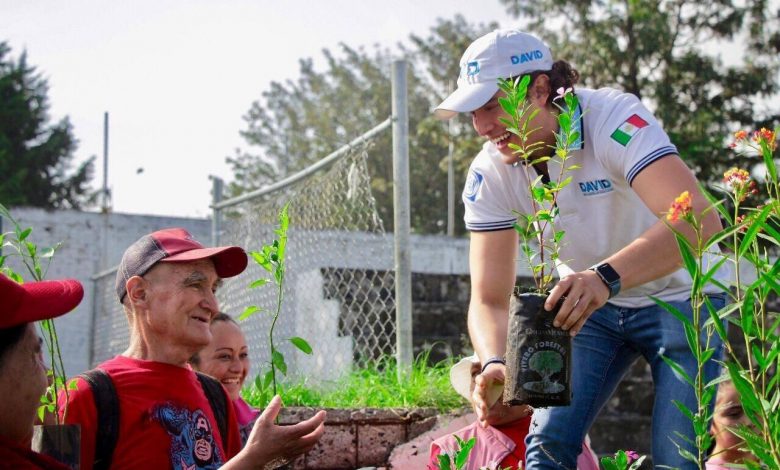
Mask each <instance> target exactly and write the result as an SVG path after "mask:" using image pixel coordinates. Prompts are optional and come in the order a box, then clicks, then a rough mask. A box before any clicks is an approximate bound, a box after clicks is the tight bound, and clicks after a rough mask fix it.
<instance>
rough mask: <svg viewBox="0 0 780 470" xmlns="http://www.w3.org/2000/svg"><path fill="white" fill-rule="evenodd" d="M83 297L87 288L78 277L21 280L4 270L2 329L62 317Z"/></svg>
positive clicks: (1, 279)
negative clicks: (36, 280)
mask: <svg viewBox="0 0 780 470" xmlns="http://www.w3.org/2000/svg"><path fill="white" fill-rule="evenodd" d="M83 297H84V288H83V287H81V283H80V282H79V281H77V280H75V279H63V280H58V281H40V282H26V283H24V284H19V283H18V282H16V281H14V280H13V279H11V278H9V277H8V276H6V275H4V274H0V299H2V304H1V306H0V329H5V328H11V327H14V326H18V325H23V324H25V323H31V322H34V321H38V320H47V319H50V318H55V317H59V316H60V315H63V314H66V313H68V312H70V311H71V310H73V309H74V308H76V306H77V305H78V304H79V302H81V299H82V298H83Z"/></svg>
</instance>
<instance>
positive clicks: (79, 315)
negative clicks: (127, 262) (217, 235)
mask: <svg viewBox="0 0 780 470" xmlns="http://www.w3.org/2000/svg"><path fill="white" fill-rule="evenodd" d="M10 211H11V215H12V216H13V217H14V218H15V219H16V220H17V221H18V222H19V224H20V225H21V226H23V227H33V231H32V234H31V235H30V238H29V240H30V241H32V242H33V243H35V244H36V245H38V246H43V247H49V246H53V245H55V244H57V243H60V242H61V243H62V248H60V250H59V251H58V252H57V254H56V255H55V257H54V259H53V261H52V263H51V268H50V269H49V272H48V274H47V278H48V279H57V278H66V277H70V278H75V279H78V280H79V281H81V283H82V284H83V285H84V300H82V302H81V305H79V306H78V307H77V308H76V310H74V311H73V312H71V313H69V314H67V315H65V316H64V317H61V318H59V319H57V320H56V322H55V326H56V327H57V333H58V335H59V338H60V343H61V344H60V345H61V348H62V353H63V361H64V363H65V370H66V373H67V375H69V376H72V375H74V374H78V373H80V372H82V371H84V370H87V369H88V368H89V364H88V361H89V344H90V342H89V337H88V336H89V331H90V320H91V315H92V301H93V298H92V293H93V292H92V291H93V286H92V282H91V281H90V277H91V276H92V275H93V274H95V273H96V272H98V271H99V270H101V269H105V268H106V267H112V266H115V265H117V264H119V261H120V260H121V258H122V253H124V251H125V249H126V248H127V247H128V246H130V244H132V243H133V242H134V241H136V240H137V239H138V238H140V237H141V236H143V235H145V234H147V233H150V232H153V231H155V230H159V229H162V228H169V227H182V228H185V229H187V230H188V231H189V232H190V233H192V235H193V236H195V238H197V239H198V240H200V241H201V242H202V243H203V244H206V245H208V244H210V240H211V238H210V237H211V222H210V221H209V220H208V219H193V218H180V217H158V216H148V215H136V214H108V215H107V216H106V215H103V214H99V213H95V212H80V211H46V210H43V209H36V208H20V207H16V208H12V209H10ZM10 229H11V226H10V222H8V221H7V220H4V219H3V220H2V231H3V232H7V231H9V230H10ZM104 250H105V253H106V256H105V257H104V259H105V260H104V261H103V260H101V258H103V257H102V256H101V255H102V253H103V252H104ZM3 254H5V255H7V254H9V251H8V249H6V250H5V251H4V252H3ZM8 264H9V265H11V266H13V267H14V269H16V270H18V271H19V272H20V273H23V276H24V277H25V278H26V279H27V278H28V277H27V274H26V272H24V271H22V270H21V269H20V266H19V264H18V262H16V261H15V260H14V259H9V260H8Z"/></svg>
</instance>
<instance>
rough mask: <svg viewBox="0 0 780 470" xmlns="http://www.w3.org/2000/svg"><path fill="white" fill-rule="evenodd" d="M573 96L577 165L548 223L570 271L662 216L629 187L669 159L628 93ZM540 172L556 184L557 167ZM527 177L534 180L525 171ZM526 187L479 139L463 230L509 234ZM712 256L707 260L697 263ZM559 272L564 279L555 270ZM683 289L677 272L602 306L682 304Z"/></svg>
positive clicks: (527, 207) (525, 201)
mask: <svg viewBox="0 0 780 470" xmlns="http://www.w3.org/2000/svg"><path fill="white" fill-rule="evenodd" d="M577 97H578V98H579V102H580V109H579V110H578V114H579V119H577V122H578V125H579V130H580V136H581V138H580V141H579V142H577V143H576V145H575V146H574V147H575V148H577V149H578V150H574V151H573V152H572V153H571V157H570V159H569V160H568V163H567V167H568V166H571V165H579V166H580V167H581V168H578V169H575V170H571V171H568V172H567V175H568V176H571V177H572V182H571V183H570V184H569V185H568V186H567V187H566V188H564V189H563V190H562V191H561V192H560V193H559V195H558V209H559V213H558V216H557V217H556V219H555V222H554V223H555V227H556V230H559V231H560V230H564V231H565V232H566V234H565V236H564V238H563V242H562V247H561V249H560V258H561V260H563V261H564V263H566V264H567V265H568V268H571V269H572V270H574V271H575V272H578V271H583V270H586V269H588V268H590V267H591V266H593V265H595V264H597V263H600V262H602V261H603V260H604V259H606V258H608V257H609V256H611V255H613V254H615V253H616V252H617V251H619V250H620V249H622V248H623V247H625V246H626V245H628V244H630V243H631V242H633V241H634V240H636V239H637V238H638V237H639V236H640V235H641V234H642V233H644V232H645V231H646V230H647V229H648V228H650V226H652V225H653V224H655V223H656V222H657V221H658V219H659V217H662V216H663V215H662V214H653V213H652V212H651V211H650V209H649V208H648V207H647V206H646V205H645V204H644V203H643V202H642V200H641V199H640V198H639V196H637V194H636V193H635V192H634V191H633V190H632V189H631V182H632V181H633V180H634V178H635V177H636V176H637V175H638V174H639V172H641V171H642V170H643V169H644V168H646V167H647V166H648V165H650V164H651V163H653V162H654V161H656V160H658V159H660V158H663V157H665V156H667V155H673V154H677V148H676V147H675V146H674V145H673V144H672V143H671V142H670V141H669V137H668V136H667V135H666V132H664V130H663V129H662V128H661V126H660V125H659V123H658V122H657V121H656V119H655V118H654V117H653V115H652V114H651V113H650V111H648V110H647V109H646V108H645V107H644V106H643V105H642V103H641V102H640V101H639V99H638V98H637V97H636V96H634V95H631V94H628V93H622V92H619V91H617V90H614V89H610V88H602V89H599V90H589V89H577ZM548 171H549V174H550V177H551V178H552V179H556V178H557V177H558V175H559V172H560V165H558V164H557V163H555V162H553V161H549V162H548ZM531 174H532V176H534V175H535V173H534V172H533V171H531ZM564 177H566V175H565V176H564ZM527 187H528V184H527V182H526V177H525V174H524V169H523V168H522V167H521V166H512V165H507V164H506V163H504V162H503V161H502V158H501V154H500V153H499V151H498V149H497V148H496V146H495V145H494V144H493V143H491V142H486V143H485V145H484V146H483V147H482V150H481V151H480V152H479V154H477V157H476V158H475V159H474V161H473V162H472V163H471V167H470V168H469V174H468V178H467V180H466V185H465V188H464V190H463V203H464V205H465V206H466V214H465V217H464V218H465V221H466V228H468V229H469V230H471V231H491V230H504V229H511V228H512V225H513V223H514V222H515V219H516V215H515V212H519V213H530V212H531V210H532V209H531V208H532V206H531V201H530V199H529V196H528V188H527ZM669 202H670V204H671V202H672V201H669ZM716 257H717V255H714V256H711V257H710V259H708V260H707V261H706V262H705V266H707V265H710V263H712V262H714V261H716V259H715V258H716ZM523 259H524V258H523V257H520V260H521V261H522V260H523ZM725 265H726V264H724V266H725ZM559 273H560V274H562V275H563V274H565V272H564V271H563V269H559ZM727 277H728V269H727V268H726V269H721V270H720V272H719V274H718V276H717V278H718V279H720V280H721V281H724V280H725V279H726V278H727ZM690 288H691V278H690V275H689V274H688V273H687V271H685V270H684V269H680V270H678V271H676V272H675V273H673V274H670V275H668V276H664V277H662V278H660V279H657V280H655V281H652V282H648V283H646V284H643V285H641V286H639V287H635V288H632V289H626V290H623V291H621V292H620V293H619V294H618V295H617V296H615V297H614V298H612V299H610V303H613V304H615V305H619V306H624V307H640V306H646V305H652V304H653V303H654V302H653V301H652V300H650V299H649V298H648V296H649V295H653V296H656V297H659V298H661V299H663V300H667V301H675V300H685V299H688V298H689V297H690ZM716 291H717V289H713V290H712V292H716Z"/></svg>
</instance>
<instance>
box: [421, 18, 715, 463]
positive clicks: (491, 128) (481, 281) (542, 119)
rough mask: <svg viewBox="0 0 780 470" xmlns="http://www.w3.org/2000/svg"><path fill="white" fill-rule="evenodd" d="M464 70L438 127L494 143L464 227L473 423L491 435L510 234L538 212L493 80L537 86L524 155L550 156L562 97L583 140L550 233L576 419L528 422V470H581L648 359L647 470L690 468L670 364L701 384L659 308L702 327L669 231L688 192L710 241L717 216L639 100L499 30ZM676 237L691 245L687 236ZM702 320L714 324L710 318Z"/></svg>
mask: <svg viewBox="0 0 780 470" xmlns="http://www.w3.org/2000/svg"><path fill="white" fill-rule="evenodd" d="M460 66H461V74H460V77H459V78H458V88H457V89H456V90H455V91H454V92H453V93H452V94H451V95H450V96H448V97H447V98H446V99H445V100H444V101H443V102H442V103H441V104H440V105H439V106H438V107H437V109H436V110H435V114H436V115H437V116H438V117H440V118H444V119H449V118H451V117H453V116H454V115H455V114H457V113H470V114H471V118H472V123H473V126H474V130H475V131H476V132H477V134H479V135H480V136H481V137H483V138H484V139H485V141H486V142H485V144H484V146H483V147H482V150H481V151H480V152H479V153H478V154H477V156H476V157H475V158H474V160H473V161H472V163H471V166H470V168H469V175H468V179H467V182H466V186H465V189H464V191H463V203H464V206H465V217H464V219H465V222H466V228H467V229H468V230H469V231H470V232H471V238H470V245H469V269H470V275H471V300H470V304H469V312H468V325H469V333H470V335H471V341H472V343H473V345H474V350H475V352H476V353H477V354H478V355H479V357H481V358H485V360H484V362H483V364H484V366H483V367H482V370H481V371H480V373H479V374H478V375H477V376H476V377H475V384H476V387H475V392H474V394H473V399H474V402H475V404H476V410H477V416H478V417H479V418H480V421H481V422H482V423H483V424H487V419H486V418H487V416H488V415H489V413H488V411H489V408H488V406H487V402H486V391H487V390H488V389H489V386H491V385H492V384H494V383H503V381H504V373H505V365H504V358H503V357H504V353H505V349H506V339H507V322H508V316H509V315H508V312H509V299H510V296H511V294H512V290H513V287H514V284H515V273H516V260H517V259H518V256H519V250H518V244H519V239H518V235H517V232H516V231H515V230H514V228H513V225H514V223H515V222H516V220H517V217H518V213H519V214H521V215H520V217H521V218H522V217H523V216H524V215H527V214H534V213H535V211H536V209H535V208H534V207H533V204H532V202H531V200H530V198H529V196H528V183H527V181H526V180H525V172H524V171H523V168H524V167H523V165H524V164H525V163H524V162H521V161H520V157H519V156H518V155H517V153H516V152H515V151H514V149H513V147H514V148H517V146H519V145H521V144H523V143H524V142H522V141H520V140H519V137H518V136H517V135H515V134H512V133H509V132H508V131H507V126H506V124H505V121H506V118H507V117H508V116H507V114H506V113H505V112H504V110H503V108H502V107H501V105H500V104H499V101H498V98H500V97H501V96H502V94H503V92H501V91H499V86H498V80H499V79H509V78H519V77H521V76H529V78H530V81H529V85H528V94H527V96H526V103H527V104H528V105H529V106H530V110H531V113H530V114H529V116H532V117H529V121H528V122H527V123H525V124H527V126H528V129H533V132H532V133H531V135H530V136H529V138H528V141H527V142H525V145H534V146H536V150H535V154H534V156H535V157H546V156H552V155H554V153H553V152H554V146H555V142H556V133H557V132H558V130H559V129H558V119H557V118H558V114H559V112H560V109H561V108H559V106H563V105H565V103H564V102H562V101H561V99H560V98H558V97H557V96H558V95H560V94H562V92H563V91H564V90H567V89H570V90H573V93H574V94H576V96H577V97H578V100H579V105H578V109H576V110H571V111H572V112H573V113H574V119H573V122H572V128H573V129H575V130H576V132H577V134H578V135H577V138H576V139H574V141H573V142H570V143H569V145H570V150H571V156H570V158H571V160H570V161H569V164H570V165H571V166H569V168H572V167H573V166H574V165H576V167H577V169H576V171H573V172H571V174H566V175H563V177H564V178H568V177H570V178H571V180H572V184H569V185H568V186H565V187H563V188H562V189H561V190H560V192H559V194H558V197H557V209H556V215H555V216H554V218H553V220H552V223H553V225H554V226H555V229H556V231H557V232H558V233H565V234H566V236H565V238H564V239H563V242H562V243H561V249H560V260H565V263H560V265H559V266H558V269H559V274H560V276H561V278H560V281H559V282H558V283H557V284H556V285H555V287H554V288H553V289H552V291H551V292H550V294H549V296H548V297H547V300H546V303H545V308H546V310H548V311H549V310H553V307H554V306H555V305H556V304H557V303H558V300H559V299H560V300H562V303H561V307H560V309H559V311H558V313H557V314H556V315H555V317H554V318H553V320H554V324H555V326H559V327H560V328H562V329H564V330H567V331H568V332H569V334H570V335H571V336H573V339H572V344H573V354H572V380H571V383H572V392H573V398H572V404H571V406H567V407H548V408H544V409H540V410H537V411H536V412H534V415H533V416H534V417H533V424H532V425H531V433H530V434H529V437H528V439H527V440H526V444H527V451H526V467H525V468H527V469H529V470H538V469H557V468H561V467H564V468H573V467H574V466H575V465H576V461H577V455H578V453H579V452H580V451H581V443H582V441H583V438H584V436H585V433H586V432H587V431H588V428H589V427H590V425H591V424H592V423H593V421H594V420H595V418H596V416H597V415H598V413H599V411H600V409H601V408H602V407H603V406H604V404H605V403H607V401H608V400H609V398H610V396H611V394H612V392H613V391H614V390H615V388H616V387H617V385H618V383H619V382H620V380H621V379H622V377H623V376H624V375H625V373H626V372H627V371H628V370H629V368H630V367H631V366H632V364H633V363H634V361H635V360H637V359H638V358H639V357H640V356H642V357H644V358H645V359H646V360H647V362H648V363H649V364H650V367H651V370H652V376H653V382H654V387H655V388H654V390H655V402H654V406H653V442H652V446H653V463H654V464H655V465H660V466H669V467H676V468H684V469H690V468H695V465H693V464H692V463H691V462H688V461H686V460H685V459H683V458H682V457H681V456H680V453H679V452H678V449H677V444H679V445H680V446H681V448H683V449H686V450H687V451H692V450H693V449H692V448H691V447H690V446H689V445H688V444H687V442H692V440H693V439H694V437H695V435H694V432H693V426H692V425H691V422H690V421H689V420H688V419H687V418H686V416H685V415H684V414H683V413H681V412H680V410H678V409H677V406H675V403H674V402H673V400H675V401H677V402H679V403H682V404H684V405H685V406H687V407H688V408H689V409H695V408H696V397H695V395H694V393H693V389H692V388H691V387H689V386H687V385H686V384H685V382H684V381H682V379H680V378H679V376H678V375H677V374H676V373H675V371H674V370H672V368H671V367H669V366H668V365H667V364H666V363H665V362H664V358H666V359H671V360H673V361H674V362H676V363H677V364H679V365H680V367H682V368H683V370H685V371H686V372H687V373H688V374H689V375H693V374H695V373H696V370H697V362H696V360H695V358H694V357H693V355H692V354H691V352H690V350H689V348H688V343H687V340H686V337H685V334H684V331H683V328H682V326H681V324H680V322H679V321H678V320H677V319H676V318H674V317H673V316H672V315H671V314H669V313H667V312H666V311H664V310H663V309H662V308H661V307H659V306H658V305H656V303H655V302H654V301H653V300H652V299H651V298H650V296H654V297H656V298H659V299H661V300H663V301H665V302H667V303H669V304H671V305H673V306H674V307H675V308H676V309H677V310H678V311H679V312H680V314H681V315H685V316H686V317H687V318H688V319H689V320H691V321H692V318H693V311H692V308H691V303H690V292H691V283H692V281H691V277H690V275H689V274H688V273H687V272H686V271H685V270H684V269H680V268H681V265H682V260H681V258H680V253H679V249H678V247H677V242H676V240H675V238H674V234H673V232H672V231H671V230H669V228H668V227H667V226H666V223H665V221H664V220H661V219H662V217H663V215H664V214H665V213H666V211H667V210H668V209H669V206H670V205H671V204H672V202H673V201H675V198H677V197H678V196H679V195H680V194H681V193H683V192H684V191H687V192H688V194H689V196H690V200H691V204H692V210H693V211H694V214H695V215H696V217H697V219H698V220H700V221H701V222H702V228H701V230H702V232H701V236H702V237H703V238H704V239H707V238H708V237H710V236H712V235H713V234H714V233H716V232H717V231H718V230H720V229H721V226H720V221H719V220H718V216H717V211H713V210H707V207H708V206H709V203H708V202H707V199H706V198H705V197H704V196H703V195H702V194H701V192H700V191H699V189H698V184H697V181H696V178H695V177H694V175H693V173H692V172H691V171H690V170H689V169H688V167H687V166H686V165H685V163H684V162H683V161H682V159H681V158H680V156H679V155H678V153H677V148H676V147H675V145H674V144H673V143H672V141H671V140H670V138H669V136H668V135H667V134H666V132H665V131H664V130H663V128H662V126H661V123H660V122H659V121H658V120H657V119H655V117H654V116H653V114H652V113H651V112H650V111H649V110H648V109H647V108H646V107H645V106H644V105H643V104H642V102H641V101H640V100H639V99H638V98H637V97H636V96H633V95H630V94H627V93H623V92H620V91H618V90H614V89H610V88H601V89H598V90H594V89H588V88H584V87H579V86H578V84H577V83H578V79H579V73H578V72H577V71H576V70H575V69H574V68H573V67H572V66H571V64H569V63H568V62H566V61H565V60H561V59H557V60H554V59H553V55H552V52H551V51H550V49H549V47H547V45H546V44H544V43H543V42H542V41H541V40H540V39H539V38H536V37H534V36H532V35H530V34H527V33H524V32H522V31H517V30H496V31H493V32H491V33H489V34H486V35H485V36H482V37H481V38H478V39H477V40H475V41H474V42H473V43H472V44H471V45H470V46H469V47H468V48H467V49H466V51H465V52H464V54H463V57H462V59H461V62H460ZM535 160H537V161H536V162H535V163H532V165H533V168H532V171H531V172H532V173H536V176H538V177H539V179H540V181H542V182H547V183H552V182H555V183H562V182H563V181H564V180H563V179H560V180H559V178H560V175H561V167H560V163H559V162H556V160H555V159H550V160H547V161H543V160H542V159H541V158H538V159H535ZM529 171H530V169H529ZM556 180H557V181H556ZM671 224H672V226H673V227H674V228H676V229H677V230H679V231H680V232H681V233H684V234H686V235H687V236H689V237H690V238H691V239H693V237H694V234H693V230H692V229H691V228H690V227H689V226H687V224H685V223H684V222H683V221H676V222H671ZM545 243H552V242H551V241H549V240H547V241H545ZM717 260H718V256H717V254H715V253H707V255H706V257H705V259H704V263H705V266H713V265H714V263H715V262H717ZM534 262H536V261H534ZM564 264H565V265H564ZM715 276H716V277H715V278H716V279H718V280H720V281H721V282H725V281H726V280H727V279H729V276H728V272H727V269H723V270H720V271H719V272H718V273H717V274H715ZM706 291H707V294H709V295H710V300H711V301H712V305H713V306H715V308H716V309H719V308H722V307H723V305H724V302H725V294H724V293H722V292H720V291H719V289H717V288H715V287H714V286H708V287H707V289H706ZM550 315H552V314H550ZM700 318H701V319H702V321H704V319H706V318H708V316H707V314H706V312H705V313H703V314H702V315H701V316H700ZM709 347H712V348H714V349H715V350H716V351H717V353H716V354H715V355H714V356H713V357H712V358H710V360H709V361H707V362H706V363H705V366H704V376H705V381H707V380H711V379H714V378H715V377H717V376H718V369H719V367H718V363H717V358H718V357H719V354H720V348H721V347H722V345H721V343H720V340H719V339H718V338H713V339H712V341H711V342H710V343H709ZM680 436H682V437H680ZM670 437H671V438H672V439H670ZM673 439H674V440H676V441H677V442H676V443H675V442H673Z"/></svg>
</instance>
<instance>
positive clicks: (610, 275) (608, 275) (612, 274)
mask: <svg viewBox="0 0 780 470" xmlns="http://www.w3.org/2000/svg"><path fill="white" fill-rule="evenodd" d="M596 269H597V270H598V272H599V274H601V275H602V276H603V278H604V280H605V281H607V283H609V284H612V283H615V282H618V281H620V274H618V273H617V271H615V270H614V269H613V268H612V266H610V265H609V264H608V263H604V264H601V265H599V266H598V267H597V268H596Z"/></svg>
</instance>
